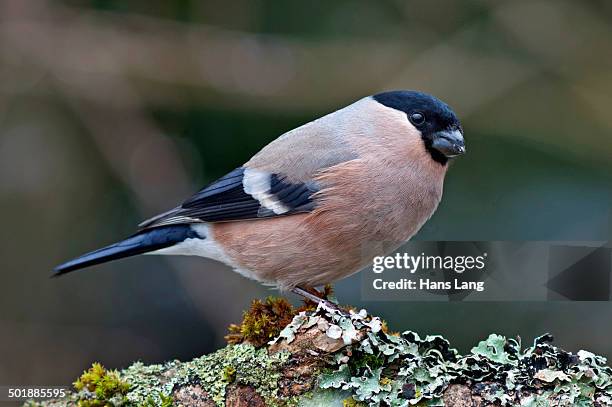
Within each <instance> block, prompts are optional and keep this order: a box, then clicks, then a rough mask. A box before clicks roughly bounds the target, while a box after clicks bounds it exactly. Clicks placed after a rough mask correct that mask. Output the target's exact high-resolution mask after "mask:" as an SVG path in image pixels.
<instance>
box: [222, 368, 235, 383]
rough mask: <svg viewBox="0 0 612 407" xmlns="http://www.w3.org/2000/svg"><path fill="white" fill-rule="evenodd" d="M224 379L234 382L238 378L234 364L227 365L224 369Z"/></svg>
mask: <svg viewBox="0 0 612 407" xmlns="http://www.w3.org/2000/svg"><path fill="white" fill-rule="evenodd" d="M223 380H225V381H226V382H228V383H233V382H234V380H236V368H235V367H234V366H225V369H223Z"/></svg>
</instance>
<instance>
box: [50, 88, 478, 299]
mask: <svg viewBox="0 0 612 407" xmlns="http://www.w3.org/2000/svg"><path fill="white" fill-rule="evenodd" d="M465 152H466V148H465V140H464V136H463V128H462V126H461V123H460V121H459V119H458V118H457V115H456V114H455V113H454V111H453V110H452V109H451V108H450V107H449V106H448V105H447V104H446V103H444V102H442V101H441V100H440V99H438V98H436V97H434V96H432V95H430V94H427V93H424V92H420V91H414V90H393V91H385V92H381V93H377V94H374V95H371V96H367V97H364V98H361V99H359V100H357V101H356V102H354V103H352V104H350V105H348V106H346V107H344V108H341V109H339V110H337V111H334V112H332V113H329V114H327V115H325V116H322V117H320V118H318V119H316V120H313V121H311V122H309V123H306V124H304V125H302V126H300V127H297V128H295V129H293V130H290V131H288V132H286V133H284V134H282V135H281V136H280V137H278V138H277V139H275V140H273V141H272V142H270V143H269V144H268V145H266V146H265V147H263V149H261V150H260V151H259V152H258V153H256V154H255V155H254V156H253V157H252V158H251V159H250V160H249V161H248V162H246V163H245V164H244V165H242V166H241V167H238V168H236V169H234V170H233V171H230V172H229V173H228V174H227V175H225V176H223V177H221V178H219V179H218V180H216V181H214V182H212V183H211V184H209V185H207V186H206V187H204V188H203V189H201V190H200V191H199V192H197V193H195V194H194V195H193V196H191V197H189V198H188V199H187V200H185V201H184V202H182V203H181V204H180V205H178V206H176V207H174V208H173V209H170V210H168V211H166V212H164V213H161V214H159V215H157V216H154V217H152V218H150V219H148V220H146V221H144V222H142V223H141V224H140V225H138V229H137V231H136V233H135V234H133V235H132V236H130V237H128V238H126V239H124V240H122V241H119V242H117V243H114V244H111V245H109V246H106V247H103V248H101V249H98V250H95V251H92V252H89V253H86V254H84V255H82V256H80V257H77V258H75V259H73V260H70V261H67V262H65V263H63V264H61V265H59V266H57V267H56V268H55V269H54V274H53V275H54V276H59V275H63V274H66V273H68V272H71V271H74V270H78V269H82V268H85V267H89V266H93V265H97V264H100V263H105V262H108V261H111V260H117V259H121V258H125V257H129V256H134V255H139V254H157V255H195V256H201V257H205V258H209V259H213V260H217V261H220V262H222V263H225V264H226V265H228V266H230V267H231V268H232V269H234V270H235V271H237V272H238V273H240V274H242V275H243V276H245V277H248V278H250V279H253V280H256V281H258V282H260V283H263V284H266V285H271V286H275V287H277V288H278V289H279V290H280V291H281V292H289V291H290V292H293V293H295V294H298V295H300V296H303V297H305V298H307V299H310V300H312V301H316V302H322V301H325V300H324V299H322V298H321V297H320V296H318V295H315V294H313V289H315V288H316V287H320V286H322V285H325V284H330V283H333V282H335V281H337V280H340V279H342V278H344V277H347V276H349V275H351V274H353V273H356V272H358V271H359V270H361V269H363V268H364V267H366V266H367V265H368V264H370V263H371V262H372V260H373V259H374V257H375V256H378V255H385V254H388V253H390V252H392V251H393V250H395V249H397V248H398V247H399V246H400V245H401V244H403V243H404V242H406V241H407V240H409V239H410V238H411V237H412V236H413V235H414V234H415V233H416V232H417V231H418V230H419V229H420V228H421V227H422V226H423V224H424V223H425V222H426V221H427V220H428V219H429V218H430V217H431V216H432V215H433V213H434V212H435V210H436V208H437V207H438V204H439V203H440V200H441V199H442V192H443V184H444V178H445V175H446V172H447V170H448V168H449V164H450V161H451V160H452V159H454V158H455V157H457V156H460V155H462V154H464V153H465ZM315 292H316V290H315Z"/></svg>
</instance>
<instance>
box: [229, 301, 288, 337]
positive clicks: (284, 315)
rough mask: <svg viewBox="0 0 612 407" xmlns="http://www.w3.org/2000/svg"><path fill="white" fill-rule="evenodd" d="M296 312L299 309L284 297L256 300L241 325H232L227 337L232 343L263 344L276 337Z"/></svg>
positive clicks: (245, 314) (246, 312)
mask: <svg viewBox="0 0 612 407" xmlns="http://www.w3.org/2000/svg"><path fill="white" fill-rule="evenodd" d="M296 314H297V310H296V309H295V308H294V307H293V306H292V305H291V304H290V303H289V301H287V300H286V299H284V298H276V297H268V298H266V299H265V301H261V300H254V301H253V302H252V303H251V307H250V308H249V310H248V311H245V313H244V316H243V319H242V322H241V323H240V325H235V324H232V325H230V327H229V334H228V335H227V336H226V337H225V339H226V340H227V341H228V342H229V343H232V344H236V343H242V342H248V343H251V344H253V345H255V346H263V345H265V344H266V343H268V342H269V341H270V340H271V339H273V338H274V337H276V336H277V335H278V334H279V333H280V331H281V330H282V329H283V328H284V327H285V326H286V325H288V324H289V323H290V322H291V320H292V319H293V317H294V316H295V315H296Z"/></svg>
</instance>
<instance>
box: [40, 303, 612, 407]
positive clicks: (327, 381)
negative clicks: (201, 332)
mask: <svg viewBox="0 0 612 407" xmlns="http://www.w3.org/2000/svg"><path fill="white" fill-rule="evenodd" d="M228 338H229V340H230V341H231V342H232V343H231V344H229V345H228V346H226V347H225V348H223V349H220V350H218V351H217V352H215V353H212V354H210V355H205V356H202V357H200V358H197V359H194V360H192V361H189V362H179V361H173V362H168V363H166V364H163V365H149V366H145V365H143V364H141V363H135V364H134V365H132V366H130V367H129V368H127V369H125V370H123V371H121V372H108V371H106V370H105V369H104V368H103V367H102V366H100V365H97V364H94V365H93V366H92V368H91V369H90V370H88V371H86V372H84V374H83V375H82V376H81V377H80V378H79V379H78V380H77V382H75V392H74V393H72V394H70V395H68V396H67V397H66V398H64V399H59V400H51V401H46V402H43V403H38V404H39V405H44V406H58V407H59V406H81V407H97V406H105V405H108V406H163V407H168V406H170V405H184V406H206V407H213V406H253V407H254V406H306V407H308V406H341V407H356V406H393V407H396V406H414V405H417V406H455V407H460V406H461V407H462V406H470V407H471V406H517V405H520V406H601V407H603V406H612V369H611V368H610V367H609V366H607V365H606V360H605V359H604V358H602V357H600V356H596V355H594V354H592V353H590V352H586V351H579V352H578V353H576V354H572V353H569V352H566V351H563V350H561V349H559V348H557V347H555V346H553V345H552V344H551V342H552V338H551V337H550V336H549V335H544V336H541V337H539V338H536V340H535V341H534V343H533V345H532V346H530V347H527V348H526V349H523V347H522V346H521V342H520V339H507V338H505V337H503V336H500V335H495V334H492V335H490V336H489V337H488V338H487V339H486V340H484V341H482V342H480V343H478V345H476V346H475V347H474V348H473V349H472V350H471V352H470V353H469V354H467V355H464V356H461V355H459V353H458V352H457V350H455V349H453V348H452V347H451V346H450V343H449V342H448V341H447V340H446V339H444V338H443V337H441V336H427V337H425V338H421V337H420V336H419V335H417V334H416V333H414V332H411V331H406V332H403V333H401V334H399V333H390V332H388V330H387V329H386V325H385V324H384V322H383V321H381V320H380V319H379V318H377V317H374V316H370V315H368V314H367V313H366V311H364V310H362V311H360V312H355V311H353V310H345V311H344V310H343V311H340V310H336V309H329V308H325V307H323V306H319V307H318V308H314V307H312V304H309V305H308V306H307V307H305V308H304V309H298V310H296V309H294V308H293V307H292V306H291V305H290V304H289V303H288V302H286V301H285V300H282V299H273V298H269V299H267V300H265V301H263V302H262V301H255V302H254V303H253V305H252V307H251V309H250V310H249V311H248V312H246V313H245V316H244V320H243V322H242V324H241V325H236V326H234V327H232V328H231V332H230V335H229V336H228ZM29 404H36V403H29Z"/></svg>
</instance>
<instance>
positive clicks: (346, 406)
mask: <svg viewBox="0 0 612 407" xmlns="http://www.w3.org/2000/svg"><path fill="white" fill-rule="evenodd" d="M365 406H366V404H364V403H362V402H360V401H357V400H355V399H354V398H352V397H348V398H345V399H344V400H342V407H365Z"/></svg>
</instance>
